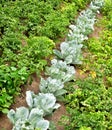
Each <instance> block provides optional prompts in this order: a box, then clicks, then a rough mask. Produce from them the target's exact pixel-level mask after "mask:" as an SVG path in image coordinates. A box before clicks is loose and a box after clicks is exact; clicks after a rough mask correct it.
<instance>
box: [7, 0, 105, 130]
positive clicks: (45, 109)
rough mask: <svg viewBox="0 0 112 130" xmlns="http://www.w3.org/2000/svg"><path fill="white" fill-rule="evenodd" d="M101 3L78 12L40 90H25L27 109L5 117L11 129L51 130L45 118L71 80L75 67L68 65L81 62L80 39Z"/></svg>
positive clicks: (85, 36)
mask: <svg viewBox="0 0 112 130" xmlns="http://www.w3.org/2000/svg"><path fill="white" fill-rule="evenodd" d="M102 5H103V0H95V1H92V2H91V3H90V5H89V7H88V9H87V10H84V11H82V12H81V13H80V15H79V17H78V18H77V20H76V23H75V25H70V31H69V34H68V36H67V38H66V40H65V42H62V43H61V45H60V50H56V49H55V50H54V54H55V56H56V57H55V59H53V60H51V66H50V67H47V68H46V75H47V76H48V78H47V79H44V78H41V81H40V85H39V88H40V93H39V94H35V93H34V92H32V91H27V92H26V102H27V104H28V108H26V107H19V108H17V109H16V111H14V110H13V109H11V110H10V111H9V112H8V118H9V119H10V121H11V122H12V123H13V128H12V130H23V129H24V130H47V129H49V130H51V129H52V128H50V122H49V121H48V120H45V119H44V117H45V116H47V115H50V114H52V113H53V111H54V110H56V109H58V108H59V107H60V104H58V103H56V102H57V101H58V100H59V99H60V98H61V97H62V96H63V94H65V93H66V92H67V91H66V90H65V89H64V84H65V83H66V82H69V81H71V80H73V79H74V76H75V68H74V66H71V64H81V63H82V61H81V59H82V54H81V49H82V47H83V45H82V42H83V41H84V40H87V39H88V35H89V34H90V33H91V32H92V31H93V30H94V23H95V21H96V19H95V16H96V13H99V11H98V10H99V9H100V8H101V7H102Z"/></svg>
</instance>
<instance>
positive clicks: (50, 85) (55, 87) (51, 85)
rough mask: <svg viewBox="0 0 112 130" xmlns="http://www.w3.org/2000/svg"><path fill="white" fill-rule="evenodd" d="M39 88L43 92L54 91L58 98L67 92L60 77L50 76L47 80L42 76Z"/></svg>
mask: <svg viewBox="0 0 112 130" xmlns="http://www.w3.org/2000/svg"><path fill="white" fill-rule="evenodd" d="M39 88H40V91H41V92H42V93H53V95H54V96H55V97H56V98H58V99H59V97H60V96H62V95H63V94H65V93H67V91H66V90H64V89H63V88H64V83H63V82H61V80H60V79H52V78H51V77H48V78H47V79H46V80H45V79H43V78H41V81H40V85H39Z"/></svg>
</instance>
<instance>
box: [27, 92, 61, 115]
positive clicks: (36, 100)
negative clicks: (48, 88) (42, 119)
mask: <svg viewBox="0 0 112 130" xmlns="http://www.w3.org/2000/svg"><path fill="white" fill-rule="evenodd" d="M26 102H27V104H28V106H29V107H30V108H31V109H32V108H39V109H40V110H42V111H43V113H44V114H43V115H44V116H45V115H49V114H52V112H53V110H55V109H58V108H59V107H60V105H59V104H58V103H56V98H55V97H54V95H53V94H51V93H46V94H44V93H39V94H38V95H35V94H34V93H33V92H31V91H27V92H26Z"/></svg>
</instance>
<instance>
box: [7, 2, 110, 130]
mask: <svg viewBox="0 0 112 130" xmlns="http://www.w3.org/2000/svg"><path fill="white" fill-rule="evenodd" d="M102 5H103V1H93V2H91V4H90V6H89V8H88V9H87V10H86V11H83V13H82V14H83V15H82V14H81V16H82V18H83V19H84V16H85V14H86V13H88V10H89V11H90V12H91V14H93V15H92V18H93V19H94V17H95V15H96V13H97V12H98V9H99V8H100V7H101V6H102ZM92 12H93V13H92ZM79 18H81V17H79ZM92 18H90V17H89V15H87V17H86V16H85V21H88V19H92ZM78 20H79V19H78ZM76 23H77V22H76ZM93 23H94V22H93ZM77 26H80V24H79V22H78V23H77ZM83 26H84V25H83ZM83 28H86V29H88V30H89V32H88V31H87V34H85V32H86V31H84V32H83V30H82V35H84V36H85V35H88V34H89V33H90V32H91V30H92V28H93V24H92V26H91V28H90V27H88V28H87V25H85V26H84V27H83ZM80 32H81V31H80ZM71 33H73V35H74V31H73V32H71ZM72 40H73V37H72V36H71V38H70V37H69V38H67V41H72ZM77 44H79V45H80V39H79V43H77ZM79 49H80V48H79ZM55 70H57V71H55ZM46 71H47V72H46V74H47V75H49V76H51V78H54V79H57V80H59V79H61V82H62V83H66V82H68V81H73V80H72V79H73V75H74V74H75V69H74V67H73V65H72V66H70V65H67V63H66V61H63V60H58V59H53V60H52V61H51V66H50V67H47V68H46ZM57 72H58V73H57ZM62 76H64V77H65V79H64V78H63V77H62ZM46 83H47V82H46ZM46 83H45V84H46ZM96 87H97V86H96ZM46 89H47V88H46ZM76 90H78V87H77V89H76ZM103 90H104V89H103V86H102V91H103ZM107 93H108V92H107ZM75 94H76V95H77V93H75ZM78 94H79V95H80V92H79V93H78ZM26 95H27V97H26V101H27V104H28V106H29V108H28V109H29V110H32V109H34V108H39V109H40V110H42V111H43V112H44V115H43V116H45V115H47V114H51V113H52V112H53V109H57V108H58V107H59V106H60V105H59V104H55V102H56V98H55V97H54V95H53V94H51V93H45V94H44V93H39V94H37V95H35V94H34V93H33V92H31V91H27V92H26ZM72 95H73V94H72ZM93 95H94V93H93ZM68 96H69V95H68ZM50 97H51V98H50ZM79 99H80V98H79ZM51 100H52V101H51ZM67 101H68V102H67V103H68V104H69V100H67ZM82 104H85V102H84V103H83V102H82ZM90 104H91V103H90ZM74 105H75V104H74V103H73V106H74ZM101 105H102V104H101ZM45 106H46V107H45ZM20 109H22V107H20ZM110 109H111V108H110ZM12 112H13V113H15V112H14V111H13V110H10V111H9V113H8V115H11V113H12ZM69 114H70V113H69ZM33 116H34V115H33ZM9 118H10V119H11V117H10V116H9ZM12 119H13V118H12ZM17 120H18V121H19V119H17ZM18 121H17V122H18ZM17 122H16V123H17ZM71 124H72V123H71ZM32 125H33V124H32ZM66 126H68V125H66ZM72 126H73V124H72ZM32 127H33V126H32ZM21 128H22V126H21V127H20V129H21ZM71 128H72V127H71ZM71 128H70V129H71ZM79 128H81V129H84V128H86V126H84V127H83V126H81V127H80V126H79ZM13 129H14V127H13ZM25 129H27V128H25ZM46 129H47V128H45V130H46ZM49 129H50V128H49ZM73 129H74V126H73ZM87 129H89V128H87ZM42 130H44V128H42Z"/></svg>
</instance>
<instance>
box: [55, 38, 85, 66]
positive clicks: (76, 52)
mask: <svg viewBox="0 0 112 130" xmlns="http://www.w3.org/2000/svg"><path fill="white" fill-rule="evenodd" d="M82 46H83V45H82V44H75V41H74V40H73V41H69V42H63V43H61V45H60V50H61V52H60V51H58V50H54V53H55V55H56V56H58V58H60V59H63V60H64V61H66V63H67V64H82V61H81V59H82V53H81V48H82Z"/></svg>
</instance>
